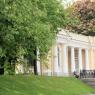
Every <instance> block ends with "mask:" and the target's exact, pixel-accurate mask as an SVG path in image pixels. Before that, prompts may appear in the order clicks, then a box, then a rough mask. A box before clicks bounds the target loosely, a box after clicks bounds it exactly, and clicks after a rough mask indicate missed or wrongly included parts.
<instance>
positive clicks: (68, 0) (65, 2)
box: [63, 0, 77, 7]
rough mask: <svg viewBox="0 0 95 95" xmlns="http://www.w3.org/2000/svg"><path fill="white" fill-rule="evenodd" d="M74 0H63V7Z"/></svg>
mask: <svg viewBox="0 0 95 95" xmlns="http://www.w3.org/2000/svg"><path fill="white" fill-rule="evenodd" d="M75 1H77V0H63V2H64V5H65V7H67V6H68V5H70V4H72V3H73V2H75Z"/></svg>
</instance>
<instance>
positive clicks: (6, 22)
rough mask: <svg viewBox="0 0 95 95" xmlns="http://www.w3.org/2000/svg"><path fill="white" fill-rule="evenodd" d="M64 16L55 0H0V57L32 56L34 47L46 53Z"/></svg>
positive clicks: (10, 58) (59, 3) (61, 25)
mask: <svg viewBox="0 0 95 95" xmlns="http://www.w3.org/2000/svg"><path fill="white" fill-rule="evenodd" d="M64 19H65V17H64V8H63V5H61V2H60V1H58V0H0V56H1V57H0V58H1V59H2V58H3V57H4V60H8V61H9V60H11V61H12V60H15V58H17V57H19V56H20V55H31V56H33V55H34V50H35V49H37V48H39V50H40V54H45V53H46V52H47V51H48V50H49V48H50V47H51V45H52V43H53V42H54V39H55V37H56V33H57V28H58V27H63V26H64V24H65V22H64ZM9 62H10V61H9Z"/></svg>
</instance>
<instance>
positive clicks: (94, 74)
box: [80, 70, 95, 78]
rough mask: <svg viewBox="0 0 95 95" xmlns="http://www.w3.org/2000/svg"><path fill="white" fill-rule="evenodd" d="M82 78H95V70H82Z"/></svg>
mask: <svg viewBox="0 0 95 95" xmlns="http://www.w3.org/2000/svg"><path fill="white" fill-rule="evenodd" d="M80 78H95V70H81V71H80Z"/></svg>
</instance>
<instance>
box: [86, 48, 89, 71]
mask: <svg viewBox="0 0 95 95" xmlns="http://www.w3.org/2000/svg"><path fill="white" fill-rule="evenodd" d="M88 52H89V50H88V49H85V66H86V68H85V69H86V70H89V53H88Z"/></svg>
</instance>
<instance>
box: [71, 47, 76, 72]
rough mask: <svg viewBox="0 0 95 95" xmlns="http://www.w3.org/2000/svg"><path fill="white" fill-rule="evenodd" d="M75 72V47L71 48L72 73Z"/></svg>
mask: <svg viewBox="0 0 95 95" xmlns="http://www.w3.org/2000/svg"><path fill="white" fill-rule="evenodd" d="M74 71H75V53H74V47H71V72H72V73H73V72H74Z"/></svg>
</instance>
